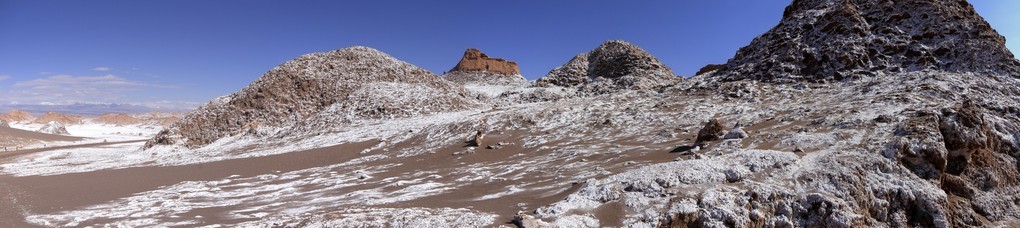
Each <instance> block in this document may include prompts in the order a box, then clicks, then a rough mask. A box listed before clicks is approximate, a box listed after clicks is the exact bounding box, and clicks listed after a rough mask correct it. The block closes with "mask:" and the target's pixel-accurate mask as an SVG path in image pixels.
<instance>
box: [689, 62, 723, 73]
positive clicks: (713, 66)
mask: <svg viewBox="0 0 1020 228" xmlns="http://www.w3.org/2000/svg"><path fill="white" fill-rule="evenodd" d="M725 67H726V65H725V64H708V65H705V66H704V67H701V69H699V70H698V72H697V73H694V75H695V76H697V75H702V74H705V73H708V72H712V71H716V70H719V69H723V68H725Z"/></svg>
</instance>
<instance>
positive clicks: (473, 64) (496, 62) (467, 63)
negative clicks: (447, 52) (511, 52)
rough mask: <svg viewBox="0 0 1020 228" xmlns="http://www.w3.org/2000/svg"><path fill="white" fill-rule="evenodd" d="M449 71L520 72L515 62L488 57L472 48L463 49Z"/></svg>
mask: <svg viewBox="0 0 1020 228" xmlns="http://www.w3.org/2000/svg"><path fill="white" fill-rule="evenodd" d="M450 71H451V72H453V71H468V72H470V71H485V72H489V73H492V74H501V75H520V74H521V70H520V69H519V68H517V63H516V62H513V61H506V60H504V59H500V58H490V57H489V56H488V55H486V54H485V53H482V51H480V50H478V49H474V48H469V49H467V50H466V51H464V57H463V58H461V59H460V62H457V66H454V67H453V69H450Z"/></svg>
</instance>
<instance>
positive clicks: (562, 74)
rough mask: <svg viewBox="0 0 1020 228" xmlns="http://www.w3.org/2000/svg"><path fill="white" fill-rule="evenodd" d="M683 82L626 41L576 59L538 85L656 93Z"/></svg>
mask: <svg viewBox="0 0 1020 228" xmlns="http://www.w3.org/2000/svg"><path fill="white" fill-rule="evenodd" d="M680 79H681V77H677V76H676V74H675V73H673V70H672V69H670V68H669V67H668V66H666V64H663V63H662V62H661V61H659V60H658V59H656V58H655V56H652V55H651V54H649V53H648V52H647V51H645V50H644V49H641V48H640V47H638V46H636V45H633V44H631V43H628V42H626V41H621V40H609V41H606V42H605V43H602V45H600V46H599V47H598V48H595V50H592V51H590V52H588V53H582V54H579V55H577V56H574V58H572V59H570V61H569V62H567V63H566V64H564V65H563V66H559V67H556V68H554V69H552V70H551V71H549V73H548V74H546V76H545V77H542V78H539V79H538V80H537V81H536V84H537V85H539V86H564V87H580V88H582V90H584V91H593V92H605V91H612V90H619V89H634V90H656V89H661V88H663V87H667V86H670V85H672V84H674V83H676V82H677V81H679V80H680Z"/></svg>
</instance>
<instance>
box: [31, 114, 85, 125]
mask: <svg viewBox="0 0 1020 228" xmlns="http://www.w3.org/2000/svg"><path fill="white" fill-rule="evenodd" d="M83 121H84V118H83V117H81V116H77V115H69V114H62V113H56V112H46V114H43V116H40V117H39V118H37V119H35V120H34V121H32V122H33V123H37V124H49V123H50V122H57V123H59V124H62V125H73V124H82V122H83Z"/></svg>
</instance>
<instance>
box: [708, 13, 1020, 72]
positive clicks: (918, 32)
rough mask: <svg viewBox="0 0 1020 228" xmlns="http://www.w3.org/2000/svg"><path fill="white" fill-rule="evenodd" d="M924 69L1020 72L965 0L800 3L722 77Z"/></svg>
mask: <svg viewBox="0 0 1020 228" xmlns="http://www.w3.org/2000/svg"><path fill="white" fill-rule="evenodd" d="M923 70H937V71H949V72H978V73H987V74H997V75H1013V76H1016V75H1020V63H1018V61H1017V60H1016V59H1015V58H1014V57H1013V54H1012V53H1010V51H1009V50H1007V49H1006V46H1005V38H1003V37H1002V36H1001V35H999V34H998V33H997V32H996V31H995V30H994V29H992V27H991V26H990V25H989V24H988V22H986V21H985V20H984V19H983V18H982V17H981V16H980V15H978V14H977V12H976V11H974V7H973V6H971V5H970V3H967V1H958V0H904V1H874V0H846V1H843V0H796V1H793V3H792V4H790V6H788V7H787V8H786V11H785V12H784V13H783V19H782V21H780V23H779V25H777V26H776V27H774V28H772V30H769V31H768V32H766V33H765V34H762V35H761V36H759V37H757V38H755V39H754V40H753V41H751V44H750V45H748V46H746V47H744V48H741V49H740V51H738V52H737V54H736V55H735V56H734V57H733V58H732V59H730V61H729V62H727V63H726V67H725V69H723V70H721V72H719V73H718V75H722V76H724V77H725V79H726V80H740V79H752V78H753V79H761V80H767V81H790V80H794V81H839V80H844V79H852V78H862V77H875V76H883V75H887V74H891V73H902V72H915V71H923Z"/></svg>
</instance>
